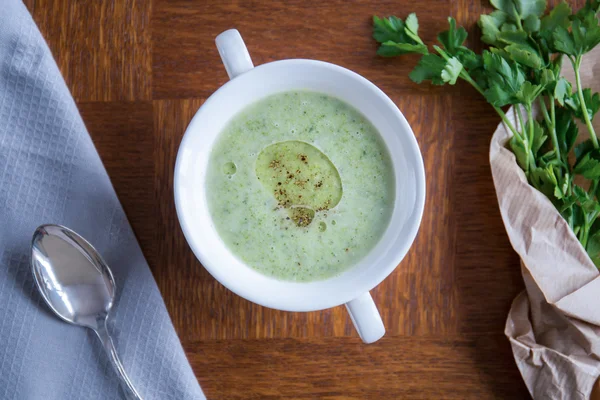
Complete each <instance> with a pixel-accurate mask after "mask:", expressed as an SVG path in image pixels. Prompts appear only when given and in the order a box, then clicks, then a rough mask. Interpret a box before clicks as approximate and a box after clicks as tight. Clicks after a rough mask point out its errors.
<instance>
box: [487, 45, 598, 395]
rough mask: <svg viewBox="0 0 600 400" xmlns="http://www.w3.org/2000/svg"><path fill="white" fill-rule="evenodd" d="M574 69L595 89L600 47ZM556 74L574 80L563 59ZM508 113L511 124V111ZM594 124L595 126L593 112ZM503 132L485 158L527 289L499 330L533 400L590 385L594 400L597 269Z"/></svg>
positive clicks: (583, 131) (582, 391) (571, 392)
mask: <svg viewBox="0 0 600 400" xmlns="http://www.w3.org/2000/svg"><path fill="white" fill-rule="evenodd" d="M565 64H568V60H566V62H565ZM581 71H582V80H583V83H584V85H585V86H589V87H591V88H592V90H593V91H599V90H600V79H596V78H595V76H598V75H599V74H600V47H598V48H597V49H596V50H595V51H593V52H592V53H590V54H589V55H588V56H587V57H586V58H585V59H584V65H583V66H582V68H581ZM563 73H564V74H565V76H566V77H567V78H570V80H571V81H572V82H574V79H571V78H572V77H573V72H572V69H571V68H570V66H566V65H565V67H564V71H563ZM507 115H508V117H509V119H511V122H513V124H515V126H516V125H517V124H516V121H515V120H516V118H515V114H514V110H513V109H511V110H509V112H508V114H507ZM596 125H598V126H596ZM595 129H596V131H597V132H600V117H599V118H596V124H595ZM579 131H580V138H582V137H583V138H584V139H585V137H586V136H588V134H587V130H586V129H585V127H580V130H579ZM509 138H510V131H508V130H507V129H506V128H505V126H504V125H503V124H500V125H499V126H498V128H497V129H496V132H495V133H494V136H493V138H492V143H491V146H490V164H491V169H492V175H493V179H494V185H495V187H496V194H497V196H498V203H499V206H500V212H501V214H502V219H503V221H504V226H505V227H506V231H507V233H508V236H509V239H510V242H511V244H512V247H513V248H514V249H515V251H516V252H517V253H518V254H519V256H520V257H521V271H522V275H523V280H524V281H525V287H526V290H525V291H524V292H523V293H521V294H520V295H518V296H517V298H516V299H515V300H514V301H513V304H512V307H511V309H510V312H509V314H508V319H507V321H506V327H505V334H506V336H507V337H508V338H509V340H510V343H511V346H512V350H513V354H514V357H515V361H516V363H517V366H518V368H519V370H520V372H521V375H522V376H523V379H524V381H525V384H526V385H527V388H528V389H529V392H530V393H531V395H532V396H533V398H534V399H589V398H590V396H591V394H592V389H594V394H593V397H592V398H593V399H600V396H599V395H598V394H597V393H596V391H598V390H599V389H600V386H599V384H598V383H596V381H597V379H598V376H599V375H600V276H599V273H598V269H597V268H596V267H595V266H594V264H593V263H592V261H591V259H590V258H589V257H588V255H587V253H586V252H585V250H584V249H583V247H582V246H581V245H580V243H579V241H578V240H577V238H576V237H575V235H574V234H573V232H572V231H571V230H570V228H569V226H568V225H567V223H566V221H565V220H564V219H563V218H562V217H561V216H560V214H559V213H558V211H557V210H556V209H555V208H554V206H553V205H552V203H551V202H550V200H548V199H547V198H546V197H545V196H544V195H543V194H542V193H540V192H538V191H537V190H536V189H534V188H533V187H532V186H530V185H529V184H528V183H527V179H526V177H525V174H524V173H523V171H522V170H521V169H520V168H519V166H518V165H517V163H516V160H515V157H514V155H513V154H512V152H511V151H510V150H508V149H507V147H506V145H507V141H508V139H509ZM515 267H516V266H515Z"/></svg>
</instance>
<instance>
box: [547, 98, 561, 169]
mask: <svg viewBox="0 0 600 400" xmlns="http://www.w3.org/2000/svg"><path fill="white" fill-rule="evenodd" d="M548 98H549V99H550V123H551V124H552V129H551V130H550V133H551V134H552V141H553V142H554V149H555V150H556V158H558V159H559V160H560V147H559V146H558V136H557V135H556V105H555V104H554V96H553V95H550V96H549V97H548Z"/></svg>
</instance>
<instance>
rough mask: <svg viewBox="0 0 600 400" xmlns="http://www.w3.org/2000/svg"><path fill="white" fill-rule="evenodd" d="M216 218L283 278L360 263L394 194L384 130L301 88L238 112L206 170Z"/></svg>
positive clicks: (247, 254) (248, 258) (225, 235)
mask: <svg viewBox="0 0 600 400" xmlns="http://www.w3.org/2000/svg"><path fill="white" fill-rule="evenodd" d="M206 185H207V188H206V189H207V190H206V193H207V200H208V206H209V211H210V213H211V216H212V220H213V223H214V224H215V227H216V229H217V232H218V233H219V235H220V237H221V239H222V240H223V241H224V243H225V244H226V246H227V247H228V248H229V249H230V250H231V252H232V253H233V254H235V255H236V256H237V257H239V258H240V259H241V260H242V261H243V262H244V263H245V264H247V265H248V266H250V267H252V268H254V269H256V270H257V271H259V272H261V273H263V274H265V275H268V276H272V277H275V278H278V279H282V280H290V281H303V282H306V281H313V280H320V279H326V278H329V277H332V276H335V275H337V274H339V273H341V272H343V271H344V270H346V269H348V268H350V267H352V266H353V265H354V264H356V263H357V262H358V261H359V260H360V259H361V258H363V257H364V256H365V255H366V254H367V253H368V252H369V251H370V250H371V249H373V247H374V246H375V244H376V243H377V242H378V241H379V239H380V238H381V236H382V235H383V233H384V231H385V230H386V228H387V225H388V221H389V219H390V216H391V213H392V211H393V206H394V200H395V186H394V171H393V168H392V162H391V159H390V156H389V153H388V151H387V148H386V146H385V144H384V143H383V141H382V139H381V137H380V136H379V133H378V132H377V130H376V129H375V128H374V127H373V125H371V123H370V122H369V121H368V120H366V118H364V117H363V116H362V115H361V114H360V113H359V112H358V111H357V110H355V109H354V108H352V107H351V106H349V105H348V104H346V103H344V102H343V101H341V100H338V99H336V98H334V97H330V96H326V95H323V94H320V93H315V92H308V91H297V92H284V93H279V94H275V95H272V96H269V97H266V98H264V99H262V100H260V101H258V102H257V103H254V104H252V105H250V106H249V107H247V108H246V109H244V110H243V111H242V112H240V113H239V114H237V115H236V116H234V118H233V119H232V120H231V121H230V122H229V124H228V125H227V126H226V128H225V129H224V130H223V132H221V133H220V135H219V137H218V138H217V142H216V143H215V146H214V147H213V150H212V152H211V155H210V160H209V164H208V171H207V181H206Z"/></svg>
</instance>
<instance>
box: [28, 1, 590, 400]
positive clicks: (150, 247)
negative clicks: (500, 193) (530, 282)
mask: <svg viewBox="0 0 600 400" xmlns="http://www.w3.org/2000/svg"><path fill="white" fill-rule="evenodd" d="M578 2H581V1H580V0H578ZM26 3H27V5H28V7H29V9H30V10H31V12H32V14H33V17H34V19H35V20H36V22H37V23H38V25H39V27H40V30H41V31H42V33H43V35H44V36H45V38H46V39H47V41H48V44H49V46H50V48H51V49H52V52H53V54H54V56H55V57H56V59H57V62H58V65H59V66H60V69H61V71H62V73H63V75H64V77H65V80H66V81H67V84H68V85H69V87H70V89H71V92H72V93H73V95H74V97H75V99H76V101H77V104H78V106H79V109H80V110H81V113H82V116H83V119H84V120H85V123H86V125H87V127H88V129H89V130H90V133H91V134H92V137H93V139H94V142H95V143H96V146H97V147H98V151H99V153H100V155H101V157H102V159H103V161H104V163H105V165H106V168H107V170H108V173H109V175H110V176H111V178H112V181H113V184H114V186H115V188H116V191H117V193H118V195H119V197H120V199H121V202H122V203H123V205H124V207H125V210H126V212H127V215H128V216H129V219H130V221H131V223H132V225H133V228H134V230H135V233H136V234H137V237H138V238H139V240H140V243H141V245H142V248H143V250H144V253H145V255H146V257H147V259H148V262H149V263H150V266H151V268H152V272H153V274H154V277H155V278H156V281H157V283H158V286H159V287H160V290H161V292H162V294H163V296H164V298H165V302H166V304H167V307H168V309H169V312H170V313H171V317H172V319H173V323H174V325H175V328H176V329H177V332H178V334H179V337H180V338H181V341H182V343H183V346H184V348H185V350H186V352H187V355H188V357H189V360H190V362H191V364H192V367H193V369H194V371H195V373H196V375H197V376H198V379H199V381H200V383H201V385H202V387H203V389H204V390H205V392H206V394H207V396H208V397H209V398H211V399H252V398H254V399H279V398H294V399H312V398H325V399H400V398H415V399H416V398H426V399H437V398H446V399H468V398H469V399H486V398H509V399H517V398H527V397H528V394H527V390H526V388H525V386H524V384H523V382H522V380H521V378H520V375H519V372H518V370H517V367H516V366H515V363H514V361H513V358H512V354H511V351H510V346H509V344H508V341H507V339H506V338H505V337H504V335H503V330H504V322H505V318H506V315H507V312H508V310H509V307H510V304H511V301H512V299H513V298H514V297H515V295H516V294H517V293H518V292H519V291H521V290H522V289H523V284H522V282H521V277H520V273H519V264H518V258H517V256H516V255H515V253H514V252H513V250H512V249H511V247H510V244H509V242H508V239H507V237H506V233H505V231H504V227H503V225H502V221H501V219H500V214H499V212H498V206H497V202H496V196H495V193H494V188H493V184H492V181H491V175H490V170H489V166H488V165H489V164H488V145H489V141H490V138H491V134H492V132H493V130H494V128H495V127H496V125H497V124H498V117H497V116H496V115H495V114H494V111H493V110H492V109H491V108H490V107H489V106H488V105H487V104H486V103H485V102H484V101H483V100H482V99H481V98H479V96H478V95H477V93H475V92H474V91H473V90H471V89H470V88H468V87H467V86H465V85H462V84H459V85H457V86H456V87H452V88H450V89H448V88H439V87H431V86H426V85H421V86H417V85H416V84H413V83H412V82H411V81H410V80H409V79H408V77H407V76H408V73H409V71H410V70H411V68H412V66H413V65H414V64H415V63H416V59H415V58H413V57H406V58H402V59H399V58H397V59H382V58H379V57H377V56H376V55H375V50H376V44H375V43H374V41H373V40H372V39H371V20H370V18H371V16H372V15H373V14H378V15H390V14H397V15H398V16H402V17H405V16H406V15H407V14H408V13H409V12H411V11H415V12H417V14H418V16H419V18H420V23H421V30H422V32H423V37H424V38H425V39H427V40H429V41H433V40H434V39H435V35H436V33H437V32H438V31H440V30H443V29H445V27H446V24H447V22H446V17H447V16H448V15H453V16H454V17H455V18H456V19H457V20H458V22H459V24H462V25H465V26H466V27H468V30H469V32H470V33H471V34H472V35H473V36H478V32H477V28H476V25H475V22H476V20H477V18H478V16H479V15H480V14H481V13H482V12H486V11H487V10H488V8H487V6H484V5H482V3H481V0H433V1H416V2H414V1H401V0H400V1H399V0H397V1H389V0H383V1H375V0H372V1H365V2H350V1H346V0H327V1H306V2H304V1H298V0H288V1H285V2H283V1H281V2H276V1H267V0H260V1H248V2H244V1H234V2H229V1H218V0H204V1H188V0H169V1H163V0H155V1H150V0H146V1H144V0H115V1H109V0H78V1H73V0H26ZM231 27H236V28H238V29H239V30H240V32H241V33H242V35H243V36H244V39H245V41H246V44H247V45H248V48H249V50H250V53H251V55H252V57H253V59H254V62H255V64H262V63H265V62H269V61H273V60H277V59H282V58H314V59H320V60H324V61H330V62H333V63H336V64H339V65H342V66H344V67H347V68H350V69H352V70H354V71H356V72H358V73H359V74H362V75H363V76H365V77H366V78H368V79H370V80H371V81H373V82H374V83H375V84H376V85H378V86H379V87H380V88H381V89H383V91H385V92H386V93H387V94H388V95H389V96H390V97H391V98H392V100H393V101H394V102H396V104H397V105H398V107H400V109H401V110H402V112H403V113H404V115H405V116H406V118H407V119H408V121H409V122H410V124H411V125H412V127H413V129H414V131H415V134H416V136H417V139H418V141H419V144H420V147H421V151H422V152H423V157H424V160H425V167H426V173H427V189H428V193H427V203H426V210H425V215H424V218H423V223H422V226H421V230H420V232H419V235H418V237H417V240H416V242H415V244H414V245H413V247H412V249H411V250H410V252H409V253H408V255H407V257H406V258H405V260H404V261H403V262H402V263H401V264H400V266H399V267H398V268H397V270H396V271H395V272H394V273H393V274H392V275H391V276H390V277H388V278H387V279H386V280H385V281H384V282H383V283H382V284H381V285H379V287H377V288H376V289H375V290H373V296H374V298H375V301H376V303H377V304H378V306H379V309H380V310H381V314H382V316H383V319H384V323H385V325H386V327H387V335H386V336H385V337H384V338H383V339H382V340H381V341H379V342H377V343H375V344H372V345H364V344H362V343H361V342H360V340H359V338H358V337H357V334H356V332H355V331H354V329H353V327H352V324H351V322H350V319H349V318H348V315H347V314H346V311H345V310H344V309H343V307H338V308H336V309H331V310H326V311H321V312H313V313H305V314H297V313H287V312H280V311H275V310H270V309H266V308H263V307H260V306H257V305H254V304H251V303H249V302H247V301H245V300H243V299H241V298H240V297H238V296H236V295H234V294H233V293H231V292H229V291H228V290H227V289H225V288H224V287H223V286H221V285H220V284H219V283H217V282H216V281H215V280H214V279H213V278H212V277H211V276H210V275H209V274H208V273H207V272H206V271H205V270H204V269H203V268H202V266H201V265H200V263H199V262H198V261H197V260H196V259H195V258H194V256H193V254H192V252H191V250H190V249H189V247H188V245H187V243H186V242H185V239H184V237H183V234H182V232H181V230H180V228H179V224H178V221H177V217H176V214H175V207H174V204H173V166H174V162H175V157H176V152H177V148H178V145H179V142H180V140H181V137H182V135H183V132H184V130H185V128H186V126H187V124H188V122H189V121H190V119H191V117H192V116H193V115H194V113H195V111H196V110H197V109H198V107H199V106H200V105H202V103H203V102H204V101H205V100H206V98H207V97H208V96H209V95H210V94H211V93H212V92H213V91H215V90H216V89H217V88H218V87H219V86H220V85H222V84H223V83H225V82H226V81H227V75H226V73H225V70H224V69H223V67H222V65H221V61H220V59H219V55H218V53H217V51H216V49H215V46H214V42H213V40H214V38H215V36H216V35H217V34H218V33H220V32H221V31H223V30H225V29H227V28H231Z"/></svg>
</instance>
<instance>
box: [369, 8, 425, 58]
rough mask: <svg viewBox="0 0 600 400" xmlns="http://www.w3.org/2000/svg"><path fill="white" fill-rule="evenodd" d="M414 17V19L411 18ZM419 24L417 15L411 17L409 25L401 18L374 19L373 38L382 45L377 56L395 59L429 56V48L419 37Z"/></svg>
mask: <svg viewBox="0 0 600 400" xmlns="http://www.w3.org/2000/svg"><path fill="white" fill-rule="evenodd" d="M411 16H412V17H411ZM418 29H419V23H418V21H417V16H416V15H415V14H411V15H409V18H407V23H404V21H402V20H401V19H400V18H397V17H394V16H392V17H389V18H379V17H377V16H374V17H373V38H374V39H375V40H376V41H378V42H379V43H381V46H380V47H379V49H378V50H377V54H379V55H380V56H384V57H393V56H398V55H402V54H408V53H417V54H427V53H428V52H429V51H428V50H427V46H425V45H424V44H423V41H422V40H421V38H419V35H418Z"/></svg>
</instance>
